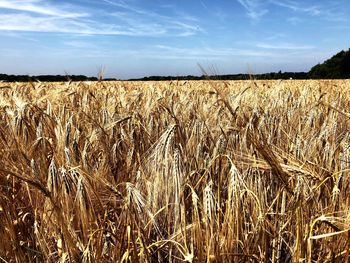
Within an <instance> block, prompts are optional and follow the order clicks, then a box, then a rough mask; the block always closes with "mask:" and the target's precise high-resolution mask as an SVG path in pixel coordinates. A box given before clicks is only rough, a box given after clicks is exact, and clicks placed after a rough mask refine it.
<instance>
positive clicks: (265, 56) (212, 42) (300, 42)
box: [0, 0, 350, 79]
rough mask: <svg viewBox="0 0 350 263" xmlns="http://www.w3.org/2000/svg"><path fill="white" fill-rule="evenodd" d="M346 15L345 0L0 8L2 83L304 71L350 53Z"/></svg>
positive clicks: (7, 1) (88, 0) (8, 3)
mask: <svg viewBox="0 0 350 263" xmlns="http://www.w3.org/2000/svg"><path fill="white" fill-rule="evenodd" d="M348 14H350V1H348V0H339V1H337V0H322V1H321V0H318V1H314V0H305V1H299V0H265V1H263V0H217V1H209V0H198V1H197V0H192V1H188V0H173V1H165V0H148V1H146V0H143V1H141V0H129V1H127V0H124V1H122V0H71V1H66V0H60V1H58V0H56V1H53V0H0V39H1V41H0V73H7V74H29V75H39V74H65V73H68V74H85V75H90V76H96V75H97V73H98V71H99V69H100V68H101V67H105V69H106V76H107V77H116V78H122V79H126V78H133V77H143V76H148V75H173V76H176V75H187V74H193V75H201V74H202V73H201V71H200V69H199V67H198V66H197V64H198V63H199V64H201V65H202V66H203V67H204V68H206V69H207V70H208V72H209V73H219V74H228V73H247V72H250V73H262V72H270V71H278V70H282V71H308V70H309V69H310V67H311V66H313V65H314V64H316V63H319V62H323V61H324V60H325V59H327V58H328V57H330V56H331V55H333V54H335V53H337V52H338V51H340V50H342V49H348V48H349V47H350V34H349V33H348V32H350V16H349V15H348ZM213 71H215V72H213Z"/></svg>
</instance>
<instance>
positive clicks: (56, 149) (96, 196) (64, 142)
mask: <svg viewBox="0 0 350 263" xmlns="http://www.w3.org/2000/svg"><path fill="white" fill-rule="evenodd" d="M349 94H350V81H349V80H338V81H334V80H332V81H327V80H323V81H313V80H308V81H301V80H300V81H298V80H283V81H282V80H279V81H254V80H247V81H228V82H224V81H210V80H208V81H168V82H127V81H125V82H122V81H119V82H117V81H116V82H103V81H101V82H67V83H12V84H9V83H0V262H62V263H63V262H348V261H349V254H350V232H349V230H350V206H349V205H350V195H349V191H350V178H349V175H350V173H349V172H350V170H349V168H350V166H349V162H350V148H349V147H350V96H349Z"/></svg>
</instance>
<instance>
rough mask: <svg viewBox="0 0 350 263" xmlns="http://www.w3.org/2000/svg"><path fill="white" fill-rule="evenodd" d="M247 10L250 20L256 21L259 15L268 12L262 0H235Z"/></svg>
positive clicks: (261, 15)
mask: <svg viewBox="0 0 350 263" xmlns="http://www.w3.org/2000/svg"><path fill="white" fill-rule="evenodd" d="M237 1H238V2H239V3H240V4H241V5H242V6H243V7H244V8H245V9H246V12H247V15H248V17H249V18H250V19H252V21H254V22H257V21H259V20H260V18H261V17H263V16H264V15H266V14H267V13H268V9H266V8H265V7H264V1H261V0H237Z"/></svg>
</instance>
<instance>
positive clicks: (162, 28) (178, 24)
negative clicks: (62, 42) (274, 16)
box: [0, 0, 203, 36]
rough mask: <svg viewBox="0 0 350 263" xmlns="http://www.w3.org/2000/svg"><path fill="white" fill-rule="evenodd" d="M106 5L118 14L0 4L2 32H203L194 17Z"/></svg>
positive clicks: (34, 3)
mask: <svg viewBox="0 0 350 263" xmlns="http://www.w3.org/2000/svg"><path fill="white" fill-rule="evenodd" d="M104 2H106V3H107V4H109V5H113V7H114V9H115V10H116V11H115V12H114V13H113V12H109V13H108V15H107V16H106V15H105V13H103V10H91V12H90V13H89V12H82V13H76V12H75V11H74V10H78V9H79V8H80V6H72V5H67V4H62V3H55V4H52V3H51V4H49V3H48V2H46V1H44V0H26V1H25V0H0V10H4V11H5V12H2V13H1V14H0V30H1V31H19V32H53V33H69V34H81V35H126V36H166V35H174V36H189V35H193V34H197V33H199V32H201V31H203V30H202V29H201V28H200V26H198V25H197V23H196V21H195V20H193V19H191V17H186V16H179V17H178V18H177V19H174V18H172V17H167V16H163V15H160V14H157V13H154V12H148V10H144V9H141V8H135V7H132V6H131V5H129V4H125V3H124V2H121V1H115V2H114V1H110V0H104ZM109 9H111V8H109ZM85 10H87V9H85ZM110 11H111V10H110ZM106 17H107V18H108V19H106ZM102 21H103V22H102Z"/></svg>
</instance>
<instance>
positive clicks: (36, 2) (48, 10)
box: [0, 0, 88, 18]
mask: <svg viewBox="0 0 350 263" xmlns="http://www.w3.org/2000/svg"><path fill="white" fill-rule="evenodd" d="M0 8H3V9H9V10H15V11H24V12H28V13H35V14H40V15H48V16H55V17H66V18H77V17H84V16H87V15H88V14H86V13H76V12H70V11H67V10H65V8H56V7H53V6H50V5H48V4H47V3H45V2H43V1H40V0H0Z"/></svg>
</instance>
